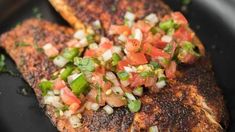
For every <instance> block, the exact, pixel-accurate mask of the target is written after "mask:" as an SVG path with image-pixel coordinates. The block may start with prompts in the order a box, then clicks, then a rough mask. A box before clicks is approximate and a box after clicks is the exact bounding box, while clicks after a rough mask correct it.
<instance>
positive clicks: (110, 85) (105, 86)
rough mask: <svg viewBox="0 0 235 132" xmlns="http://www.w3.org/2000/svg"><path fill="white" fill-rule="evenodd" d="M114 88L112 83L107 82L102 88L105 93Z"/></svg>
mask: <svg viewBox="0 0 235 132" xmlns="http://www.w3.org/2000/svg"><path fill="white" fill-rule="evenodd" d="M111 87H112V83H111V82H105V83H104V86H103V87H102V90H103V91H106V90H108V89H110V88H111Z"/></svg>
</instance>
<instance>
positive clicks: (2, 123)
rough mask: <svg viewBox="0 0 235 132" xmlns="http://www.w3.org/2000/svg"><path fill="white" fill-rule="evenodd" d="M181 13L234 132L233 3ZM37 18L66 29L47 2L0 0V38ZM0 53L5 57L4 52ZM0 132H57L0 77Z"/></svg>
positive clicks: (195, 1)
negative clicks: (202, 49) (205, 55)
mask: <svg viewBox="0 0 235 132" xmlns="http://www.w3.org/2000/svg"><path fill="white" fill-rule="evenodd" d="M166 3H167V4H169V5H170V7H171V8H172V9H173V10H182V7H181V4H180V2H179V0H166ZM183 10H184V12H185V15H186V17H187V18H188V20H189V21H190V25H191V27H192V28H193V29H194V30H195V32H196V33H197V35H198V36H199V38H200V39H201V40H202V42H203V43H204V44H205V46H206V49H207V52H209V53H210V55H211V58H212V62H213V68H214V71H215V76H216V79H217V82H218V84H219V86H220V87H221V89H222V90H223V93H224V97H225V99H226V104H227V107H228V110H229V113H230V119H231V122H230V127H229V131H235V87H234V86H235V80H234V79H235V77H234V75H235V0H192V3H191V4H190V5H189V6H188V7H187V9H186V11H185V8H184V7H183ZM40 14H42V17H43V18H44V19H47V20H50V21H53V22H56V23H60V24H64V25H68V24H67V23H66V22H65V21H64V20H63V19H62V18H61V17H60V16H59V14H58V13H56V12H55V10H54V9H53V8H52V7H51V5H50V4H49V2H48V1H47V0H0V34H1V33H3V32H5V31H7V30H9V29H11V28H12V27H14V26H15V25H16V24H18V23H19V22H21V21H22V20H24V19H26V18H29V17H38V16H40ZM0 53H3V54H5V55H7V54H6V53H5V51H4V50H3V49H0ZM6 63H7V67H8V68H9V69H10V70H12V71H13V72H15V73H18V74H19V72H18V71H17V69H16V66H15V64H14V62H13V61H12V60H11V59H10V58H9V56H7V59H6ZM19 75H20V74H19ZM0 131H1V132H56V131H57V130H56V128H55V127H54V126H53V125H52V124H51V123H50V121H49V119H48V118H47V117H46V116H45V115H44V113H43V109H41V108H40V107H39V105H38V102H37V100H36V98H35V95H34V93H33V91H32V90H31V89H30V88H29V87H28V85H27V83H26V82H25V81H24V80H23V79H22V78H21V77H20V76H18V77H14V76H11V75H9V74H7V73H0Z"/></svg>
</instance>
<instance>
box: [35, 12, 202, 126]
mask: <svg viewBox="0 0 235 132" xmlns="http://www.w3.org/2000/svg"><path fill="white" fill-rule="evenodd" d="M101 30H102V25H101V23H100V21H99V20H97V21H95V22H94V23H93V25H92V26H91V27H87V28H86V29H85V30H84V29H81V30H78V31H76V32H75V33H74V39H73V40H71V41H69V42H68V43H66V44H67V48H65V49H64V50H63V51H62V52H60V53H59V51H58V50H57V49H56V48H55V47H53V46H52V44H50V43H48V44H45V45H44V47H43V49H44V52H45V54H46V55H47V56H48V57H50V58H53V63H54V64H55V65H56V66H58V67H59V68H60V69H61V70H59V71H57V72H55V73H54V74H53V75H52V77H51V78H52V79H51V80H46V79H42V80H41V82H40V84H39V87H40V89H41V91H42V95H43V96H44V103H45V104H48V105H52V106H53V107H55V108H56V109H57V110H58V113H59V115H60V116H63V115H65V116H67V117H68V118H69V119H70V120H71V123H72V124H73V126H74V127H79V126H80V125H81V123H80V122H79V120H78V119H76V118H75V117H74V115H76V114H79V116H76V117H79V118H81V115H80V113H82V112H83V111H84V110H86V109H87V110H93V111H97V110H99V109H103V110H105V111H106V112H107V113H108V114H112V113H113V112H114V110H113V108H114V107H127V108H128V109H129V110H130V111H131V112H138V111H139V110H140V109H141V100H140V97H141V96H143V94H144V91H145V90H146V89H148V90H150V91H152V92H157V91H159V90H160V89H162V88H164V87H165V86H166V85H167V82H168V80H171V79H174V78H176V77H177V65H178V64H192V63H194V62H195V61H196V60H197V59H198V58H199V57H200V54H199V51H198V50H199V49H198V47H197V46H196V45H195V44H194V41H193V39H194V36H195V35H194V33H193V32H192V31H191V30H190V28H189V24H188V21H187V20H186V18H185V17H184V16H183V15H182V14H181V13H179V12H173V13H171V14H170V15H166V16H164V17H163V18H161V19H159V18H158V16H156V14H154V13H151V14H149V15H147V16H146V17H145V18H144V19H139V20H137V19H136V16H135V14H133V13H131V12H126V14H125V16H124V23H123V24H122V25H111V26H110V29H109V31H108V35H107V36H108V37H105V36H102V35H101V34H99V32H100V31H101ZM109 38H112V40H111V39H109Z"/></svg>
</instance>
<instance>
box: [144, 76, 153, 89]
mask: <svg viewBox="0 0 235 132" xmlns="http://www.w3.org/2000/svg"><path fill="white" fill-rule="evenodd" d="M155 83H156V80H155V79H154V78H153V77H147V78H146V79H145V83H144V86H145V87H151V86H153V85H154V84H155Z"/></svg>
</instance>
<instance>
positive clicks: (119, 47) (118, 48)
mask: <svg viewBox="0 0 235 132" xmlns="http://www.w3.org/2000/svg"><path fill="white" fill-rule="evenodd" d="M121 52H122V47H121V46H113V53H117V54H120V53H121Z"/></svg>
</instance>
